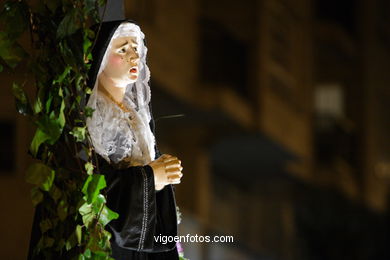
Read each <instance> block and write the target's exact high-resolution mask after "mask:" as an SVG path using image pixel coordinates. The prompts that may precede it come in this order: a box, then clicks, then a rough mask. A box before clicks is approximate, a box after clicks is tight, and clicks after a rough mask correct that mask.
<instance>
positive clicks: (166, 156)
mask: <svg viewBox="0 0 390 260" xmlns="http://www.w3.org/2000/svg"><path fill="white" fill-rule="evenodd" d="M170 157H172V155H169V154H166V153H164V154H163V155H161V156H160V158H161V159H167V158H170Z"/></svg>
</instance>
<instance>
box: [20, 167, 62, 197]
mask: <svg viewBox="0 0 390 260" xmlns="http://www.w3.org/2000/svg"><path fill="white" fill-rule="evenodd" d="M54 175H55V172H54V170H52V169H50V168H49V167H48V166H47V165H45V164H43V163H34V164H32V165H31V166H30V167H29V168H28V170H27V176H26V181H27V182H28V183H31V184H35V185H37V186H38V187H40V188H41V189H42V190H44V191H49V190H50V187H51V186H52V184H53V181H54Z"/></svg>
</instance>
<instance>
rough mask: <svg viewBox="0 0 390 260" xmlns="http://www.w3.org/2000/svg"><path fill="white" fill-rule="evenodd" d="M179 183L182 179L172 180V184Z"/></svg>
mask: <svg viewBox="0 0 390 260" xmlns="http://www.w3.org/2000/svg"><path fill="white" fill-rule="evenodd" d="M179 183H180V180H177V181H172V182H170V184H179Z"/></svg>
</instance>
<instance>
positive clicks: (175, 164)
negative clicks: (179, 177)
mask: <svg viewBox="0 0 390 260" xmlns="http://www.w3.org/2000/svg"><path fill="white" fill-rule="evenodd" d="M165 167H166V168H175V167H180V161H179V160H173V161H169V162H166V163H165Z"/></svg>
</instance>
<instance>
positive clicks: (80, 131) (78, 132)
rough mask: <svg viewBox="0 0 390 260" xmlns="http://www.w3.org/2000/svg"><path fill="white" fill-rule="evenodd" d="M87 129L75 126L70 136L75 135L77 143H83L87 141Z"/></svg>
mask: <svg viewBox="0 0 390 260" xmlns="http://www.w3.org/2000/svg"><path fill="white" fill-rule="evenodd" d="M85 129H86V127H85V126H84V127H80V126H75V127H73V130H72V131H70V132H69V134H71V135H73V136H74V137H75V138H76V142H82V141H84V140H85Z"/></svg>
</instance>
